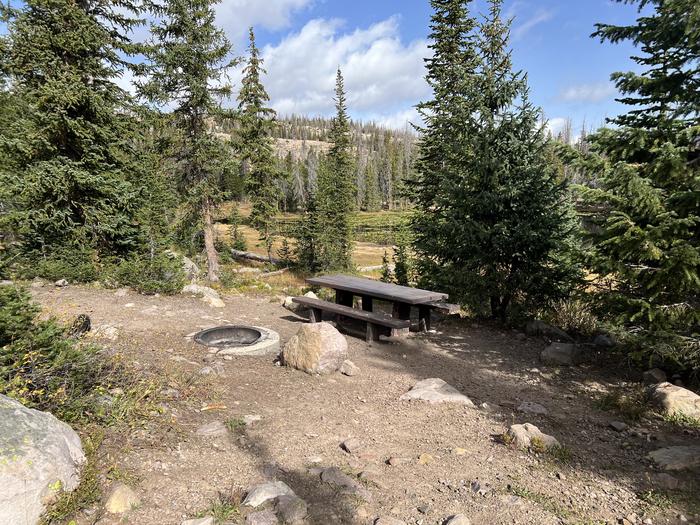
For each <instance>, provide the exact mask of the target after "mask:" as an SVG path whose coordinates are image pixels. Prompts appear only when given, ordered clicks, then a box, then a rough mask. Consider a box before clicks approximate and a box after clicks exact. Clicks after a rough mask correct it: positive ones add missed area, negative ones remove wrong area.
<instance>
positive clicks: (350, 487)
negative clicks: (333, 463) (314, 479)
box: [321, 467, 372, 502]
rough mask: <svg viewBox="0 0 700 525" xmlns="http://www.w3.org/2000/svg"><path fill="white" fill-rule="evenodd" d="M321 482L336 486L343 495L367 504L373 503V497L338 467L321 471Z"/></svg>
mask: <svg viewBox="0 0 700 525" xmlns="http://www.w3.org/2000/svg"><path fill="white" fill-rule="evenodd" d="M321 481H323V482H324V483H328V484H329V485H335V486H336V487H338V488H340V489H341V492H342V493H343V494H350V495H352V496H355V497H357V498H359V499H361V500H364V501H366V502H369V501H371V499H372V495H371V494H370V492H369V491H368V490H367V489H365V488H364V487H363V486H362V485H361V484H360V483H359V482H358V481H357V480H356V479H354V478H351V477H350V476H348V475H347V474H346V473H345V472H343V471H342V470H340V469H339V468H337V467H330V468H325V469H323V470H322V471H321Z"/></svg>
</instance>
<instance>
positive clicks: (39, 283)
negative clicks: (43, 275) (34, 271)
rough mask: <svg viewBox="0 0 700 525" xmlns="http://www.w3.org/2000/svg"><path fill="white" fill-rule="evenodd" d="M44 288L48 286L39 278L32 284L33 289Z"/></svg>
mask: <svg viewBox="0 0 700 525" xmlns="http://www.w3.org/2000/svg"><path fill="white" fill-rule="evenodd" d="M44 286H46V283H45V282H44V281H42V280H41V279H39V278H35V279H34V280H33V281H32V284H31V287H32V288H43V287H44Z"/></svg>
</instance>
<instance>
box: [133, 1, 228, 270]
mask: <svg viewBox="0 0 700 525" xmlns="http://www.w3.org/2000/svg"><path fill="white" fill-rule="evenodd" d="M215 3H216V1H215V0H168V1H166V2H162V3H159V2H152V3H150V4H149V5H150V8H151V10H152V12H153V14H154V15H155V16H156V17H157V18H158V21H157V22H155V23H153V24H152V25H151V33H152V37H151V39H150V41H149V42H148V45H147V46H146V49H145V50H144V54H145V56H146V58H147V63H146V64H145V65H144V67H143V71H142V79H141V80H139V81H138V82H137V85H138V87H139V91H140V93H141V95H142V96H144V97H146V98H147V99H149V100H150V101H151V102H153V103H154V104H156V105H158V106H164V105H168V104H171V105H174V106H175V109H174V111H173V112H172V115H171V119H172V124H173V128H174V131H175V136H174V138H173V141H172V144H171V150H170V157H171V159H172V169H173V172H174V175H175V178H176V181H177V187H178V190H179V191H180V193H181V195H182V196H183V198H184V201H185V205H186V207H187V212H188V215H189V216H193V217H196V221H197V224H198V227H199V228H201V229H202V230H203V233H204V248H205V252H206V256H207V267H208V278H209V280H210V281H218V280H219V276H218V273H219V261H218V254H217V251H216V246H215V231H214V218H213V213H214V210H215V207H216V206H217V204H218V203H219V202H220V201H221V197H222V195H221V190H220V186H221V182H222V180H223V179H224V177H225V176H226V174H227V173H228V172H229V171H230V170H231V169H232V166H231V155H230V152H229V151H228V148H227V146H226V145H225V144H224V143H223V142H222V141H221V140H219V139H218V138H216V137H215V136H214V133H213V129H212V126H213V118H215V117H225V116H228V113H227V112H226V111H224V110H222V108H221V100H222V99H224V98H226V97H228V96H229V95H230V93H231V86H230V85H229V84H227V83H226V73H227V71H228V69H229V68H230V67H231V66H232V65H233V63H234V62H233V61H232V60H231V59H230V58H229V57H230V53H231V44H230V43H229V42H228V40H227V39H226V37H225V35H224V33H223V31H221V30H220V29H218V28H217V27H216V25H215V23H214V18H215V14H214V5H215Z"/></svg>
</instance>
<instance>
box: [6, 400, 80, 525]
mask: <svg viewBox="0 0 700 525" xmlns="http://www.w3.org/2000/svg"><path fill="white" fill-rule="evenodd" d="M84 462H85V454H83V449H82V446H81V443H80V438H79V437H78V434H76V433H75V431H74V430H73V429H72V428H71V427H69V426H68V425H66V424H65V423H63V422H61V421H59V420H58V419H56V418H55V417H54V416H52V415H51V414H48V413H46V412H40V411H38V410H33V409H30V408H26V407H25V406H23V405H22V404H20V403H18V402H17V401H14V400H13V399H10V398H8V397H5V396H3V395H0V487H2V490H0V509H2V511H1V512H0V525H34V524H35V523H38V521H39V518H40V516H41V514H42V513H43V512H44V509H45V508H46V505H48V504H50V503H52V502H53V501H54V500H55V499H56V497H57V495H58V494H59V493H60V492H62V491H65V492H70V491H72V490H74V489H75V488H76V487H77V486H78V483H79V482H80V467H81V465H82V464H83V463H84Z"/></svg>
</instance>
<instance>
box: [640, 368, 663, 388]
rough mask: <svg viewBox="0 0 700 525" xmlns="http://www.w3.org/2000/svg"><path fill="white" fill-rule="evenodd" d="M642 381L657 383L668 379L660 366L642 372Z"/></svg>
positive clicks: (649, 383) (646, 383)
mask: <svg viewBox="0 0 700 525" xmlns="http://www.w3.org/2000/svg"><path fill="white" fill-rule="evenodd" d="M642 381H643V382H644V384H645V385H656V384H657V383H664V382H665V381H666V372H664V371H663V370H661V369H660V368H652V369H651V370H647V371H646V372H644V374H642Z"/></svg>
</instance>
